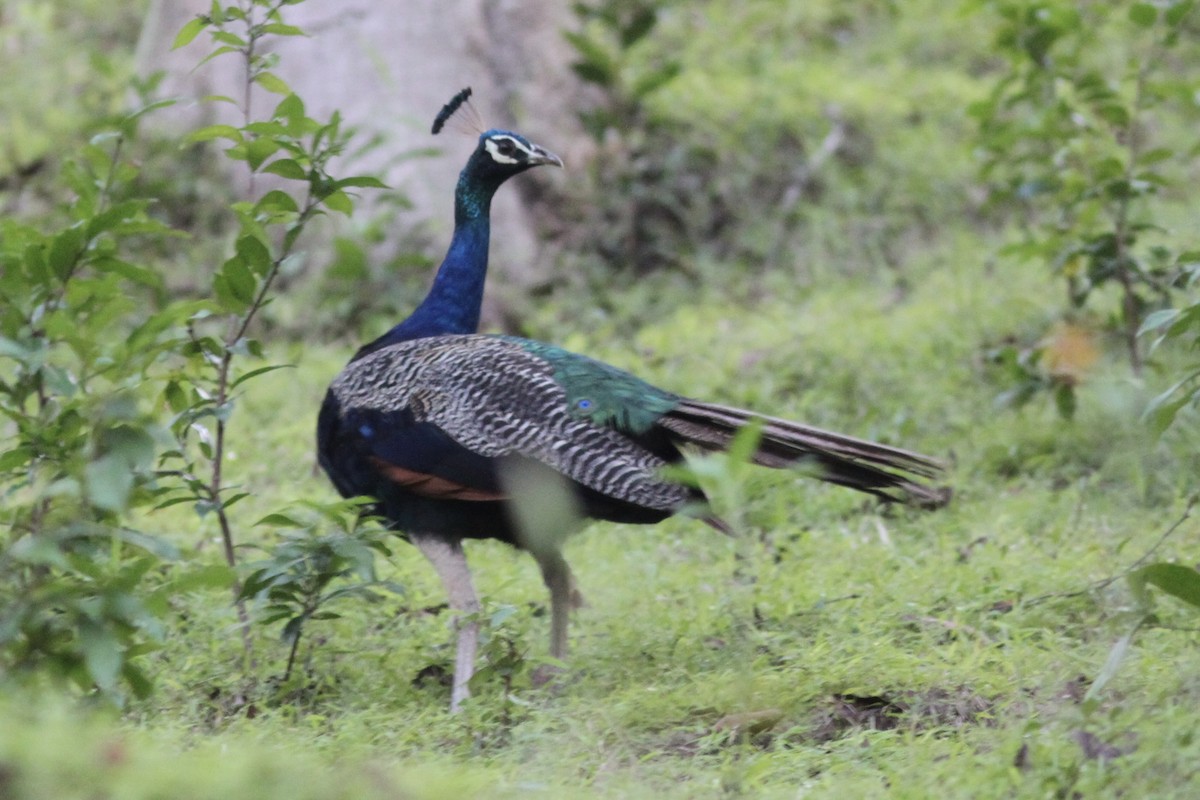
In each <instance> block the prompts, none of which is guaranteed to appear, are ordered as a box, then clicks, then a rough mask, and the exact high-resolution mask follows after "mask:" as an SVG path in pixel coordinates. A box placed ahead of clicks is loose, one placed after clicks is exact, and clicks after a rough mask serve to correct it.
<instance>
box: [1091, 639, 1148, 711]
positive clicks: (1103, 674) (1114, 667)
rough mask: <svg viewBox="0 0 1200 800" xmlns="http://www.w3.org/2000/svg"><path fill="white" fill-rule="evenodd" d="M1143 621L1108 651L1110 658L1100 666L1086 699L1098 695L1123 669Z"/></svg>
mask: <svg viewBox="0 0 1200 800" xmlns="http://www.w3.org/2000/svg"><path fill="white" fill-rule="evenodd" d="M1141 624H1142V621H1139V622H1138V624H1137V625H1135V626H1134V627H1133V630H1131V631H1129V633H1127V634H1125V635H1124V636H1122V637H1121V638H1120V639H1117V641H1116V643H1115V644H1114V645H1113V646H1112V649H1111V650H1109V651H1108V658H1107V659H1105V661H1104V666H1103V667H1101V668H1100V672H1099V674H1098V675H1096V680H1094V681H1092V685H1091V686H1090V687H1089V688H1088V690H1087V694H1086V695H1084V699H1085V700H1091V699H1093V698H1095V697H1096V696H1098V695H1099V694H1100V692H1101V691H1102V690H1103V689H1104V687H1105V686H1107V685H1108V682H1109V681H1111V680H1112V679H1113V677H1114V676H1115V675H1116V674H1117V672H1118V671H1119V670H1120V669H1121V664H1122V663H1124V661H1125V656H1127V655H1128V654H1129V645H1130V644H1131V643H1132V642H1133V635H1134V634H1135V633H1137V631H1138V628H1140V627H1141Z"/></svg>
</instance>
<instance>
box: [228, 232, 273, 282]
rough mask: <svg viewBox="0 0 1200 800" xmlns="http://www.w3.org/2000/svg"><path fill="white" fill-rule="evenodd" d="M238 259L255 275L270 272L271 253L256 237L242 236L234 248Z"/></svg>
mask: <svg viewBox="0 0 1200 800" xmlns="http://www.w3.org/2000/svg"><path fill="white" fill-rule="evenodd" d="M235 249H236V250H237V254H238V258H239V259H240V260H241V262H242V263H243V264H245V265H246V266H247V267H249V268H250V270H251V272H254V273H255V274H257V275H260V276H261V275H266V274H267V273H268V272H270V271H271V265H272V263H273V259H272V258H271V251H270V250H268V249H267V246H266V245H265V244H263V243H262V241H260V240H259V239H258V237H256V236H242V237H239V238H238V240H237V245H236V246H235Z"/></svg>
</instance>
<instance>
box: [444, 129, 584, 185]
mask: <svg viewBox="0 0 1200 800" xmlns="http://www.w3.org/2000/svg"><path fill="white" fill-rule="evenodd" d="M541 164H553V165H554V166H556V167H561V166H562V165H563V162H562V159H561V158H559V157H558V156H556V155H554V153H551V152H550V151H549V150H547V149H546V148H544V147H542V146H541V145H537V144H534V143H533V142H531V141H529V140H528V139H526V138H525V137H524V136H522V135H520V134H519V133H513V132H512V131H501V130H495V129H492V130H490V131H485V132H483V133H482V134H480V136H479V146H478V147H476V148H475V152H474V153H472V154H471V158H470V159H468V160H467V166H466V168H465V169H464V170H463V173H464V174H470V175H471V176H472V177H474V178H475V179H476V180H479V181H480V182H482V183H486V184H492V185H497V186H498V185H499V184H501V183H503V182H504V181H506V180H508V179H509V178H511V177H512V176H513V175H519V174H521V173H522V172H524V171H525V170H527V169H530V168H531V167H536V166H539V165H541Z"/></svg>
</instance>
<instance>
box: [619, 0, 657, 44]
mask: <svg viewBox="0 0 1200 800" xmlns="http://www.w3.org/2000/svg"><path fill="white" fill-rule="evenodd" d="M657 22H658V12H657V11H656V10H655V8H654V7H653V6H646V7H645V8H642V9H639V10H638V11H637V13H635V14H634V16H633V19H631V20H630V21H629V24H628V25H625V26H624V27H623V28H621V48H622V49H624V50H628V49H629V48H630V47H632V46H633V45H635V44H637V42H638V41H640V40H641V39H642V38H644V37H645V36H646V34H648V33H650V31H651V30H653V29H654V25H655V23H657Z"/></svg>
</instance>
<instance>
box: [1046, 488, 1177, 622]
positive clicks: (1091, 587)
mask: <svg viewBox="0 0 1200 800" xmlns="http://www.w3.org/2000/svg"><path fill="white" fill-rule="evenodd" d="M1198 500H1200V495H1195V494H1194V495H1192V496H1191V497H1189V498H1188V502H1187V506H1186V507H1185V508H1184V509H1183V514H1181V515H1180V516H1179V519H1177V520H1175V522H1173V523H1171V526H1170V527H1169V528H1167V529H1166V531H1164V532H1163V534H1162V536H1159V537H1158V540H1157V541H1156V542H1155V543H1154V544H1152V545H1151V546H1150V549H1148V550H1147V551H1146V552H1145V553H1142V555H1141V557H1140V558H1138V560H1137V561H1134V562H1133V563H1132V564H1130V565H1129V566H1128V567H1126V568H1125V569H1123V570H1121V571H1120V572H1118V573H1116V574H1115V575H1110V576H1108V577H1107V578H1105V579H1104V580H1101V581H1096V582H1095V583H1090V584H1088V585H1087V586H1085V587H1083V588H1082V589H1076V590H1074V591H1070V592H1051V593H1050V594H1043V595H1039V596H1037V597H1033V598H1030V599H1029V600H1026V601H1025V602H1023V603H1022V605H1025V606H1034V605H1038V604H1040V603H1044V602H1046V601H1047V600H1055V599H1065V598H1068V597H1079V596H1080V595H1085V594H1092V593H1093V592H1098V591H1100V590H1101V589H1105V588H1107V587H1109V586H1111V585H1112V584H1114V583H1116V582H1117V581H1119V580H1121V579H1122V578H1124V577H1125V576H1126V575H1129V574H1130V573H1131V572H1133V571H1134V570H1135V569H1137V568H1138V567H1140V566H1142V565H1143V564H1145V563H1146V561H1148V560H1149V559H1150V557H1151V556H1152V555H1154V552H1155V551H1156V550H1158V548H1160V547H1162V545H1163V543H1164V542H1166V541H1167V539H1168V538H1170V536H1171V534H1173V533H1175V531H1176V530H1178V529H1179V526H1180V525H1182V524H1183V523H1184V522H1186V521H1187V520H1188V519H1189V518H1190V517H1191V515H1192V508H1193V507H1194V506H1195V505H1196V502H1197V501H1198Z"/></svg>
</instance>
